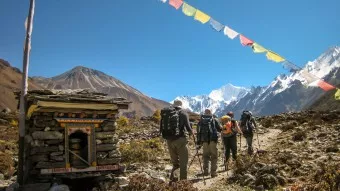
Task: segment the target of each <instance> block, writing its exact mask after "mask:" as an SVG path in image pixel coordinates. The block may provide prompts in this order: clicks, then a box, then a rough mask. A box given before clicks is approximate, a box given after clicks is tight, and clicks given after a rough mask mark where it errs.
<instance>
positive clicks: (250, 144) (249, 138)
mask: <svg viewBox="0 0 340 191" xmlns="http://www.w3.org/2000/svg"><path fill="white" fill-rule="evenodd" d="M246 140H247V145H248V154H249V155H252V154H253V134H248V135H247V137H246Z"/></svg>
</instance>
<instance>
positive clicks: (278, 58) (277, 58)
mask: <svg viewBox="0 0 340 191" xmlns="http://www.w3.org/2000/svg"><path fill="white" fill-rule="evenodd" d="M266 56H267V58H268V60H272V61H274V62H283V61H285V59H284V58H282V57H281V56H280V55H278V54H277V53H275V52H273V51H270V50H268V52H267V54H266Z"/></svg>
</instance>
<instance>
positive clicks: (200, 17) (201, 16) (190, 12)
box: [25, 0, 340, 100]
mask: <svg viewBox="0 0 340 191" xmlns="http://www.w3.org/2000/svg"><path fill="white" fill-rule="evenodd" d="M159 1H161V2H163V3H166V2H167V0H159ZM169 4H170V5H171V6H173V7H174V8H175V9H177V10H178V9H179V8H180V7H181V6H182V5H183V6H182V12H183V13H184V14H185V15H187V16H190V17H191V16H194V19H195V20H197V21H199V22H201V23H202V24H205V23H207V22H208V21H210V22H209V23H210V26H211V27H212V28H213V29H215V30H216V31H218V32H220V31H222V29H223V33H224V35H226V36H228V37H229V38H230V39H235V38H236V37H237V36H240V42H241V44H242V45H243V46H251V48H252V50H253V52H254V53H264V52H266V57H267V59H268V60H271V61H274V62H282V65H283V67H285V68H287V69H289V70H290V72H297V71H300V70H301V68H300V67H298V66H296V65H294V64H293V63H291V62H289V61H287V60H286V59H285V58H283V57H282V56H280V55H279V54H277V53H275V52H273V51H271V50H268V49H266V48H264V47H263V46H261V45H259V44H257V43H256V42H254V41H253V40H251V39H249V38H247V37H245V36H243V35H242V34H239V33H238V32H236V31H235V30H233V29H231V28H229V27H228V26H224V25H223V24H221V23H220V22H218V21H216V20H214V19H213V18H211V17H210V16H209V15H207V14H206V13H204V12H202V11H200V10H199V9H196V8H195V7H192V6H191V5H189V4H187V3H186V2H184V1H183V0H169ZM26 22H27V21H26ZM26 22H25V28H26V30H32V29H27V26H26V25H27V24H26ZM300 75H301V76H302V77H303V78H304V79H305V80H306V82H307V83H308V84H309V85H317V86H319V87H320V88H322V89H323V90H324V91H329V90H332V89H335V88H336V87H335V86H333V85H331V84H329V83H327V82H325V81H324V80H322V79H320V78H319V77H317V76H315V75H313V74H311V73H309V70H308V68H305V69H303V70H302V71H301V73H300ZM334 98H335V99H336V100H340V89H338V88H337V91H336V93H335V95H334Z"/></svg>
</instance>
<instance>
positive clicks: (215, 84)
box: [0, 0, 340, 101]
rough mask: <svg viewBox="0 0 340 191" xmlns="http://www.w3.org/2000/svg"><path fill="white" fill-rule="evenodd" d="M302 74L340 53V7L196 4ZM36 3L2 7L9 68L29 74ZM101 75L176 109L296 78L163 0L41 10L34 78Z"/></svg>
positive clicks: (0, 51)
mask: <svg viewBox="0 0 340 191" xmlns="http://www.w3.org/2000/svg"><path fill="white" fill-rule="evenodd" d="M186 2H188V3H189V4H190V5H192V6H194V7H196V8H198V9H200V10H202V11H204V12H206V13H208V14H209V15H210V16H212V17H213V18H214V19H215V20H217V21H219V22H221V23H222V24H225V25H228V26H230V27H231V28H233V29H235V30H236V31H238V32H240V33H242V34H244V35H245V36H247V37H249V38H251V39H253V40H254V41H256V42H258V43H259V44H261V45H263V46H264V47H266V48H269V49H271V50H273V51H275V52H277V53H279V54H281V55H282V56H284V57H285V58H287V59H288V60H290V61H292V62H294V63H295V64H297V65H299V66H303V65H304V64H305V63H306V62H307V61H310V60H313V59H315V58H317V57H318V56H319V55H320V54H321V53H322V52H324V51H325V50H327V49H328V48H329V47H330V46H334V45H339V44H340V19H339V18H340V11H339V8H340V1H339V0H324V1H321V0H298V1H297V0H285V1H275V2H273V1H270V0H261V1H254V0H228V1H226V0H187V1H186ZM28 4H29V0H1V1H0V26H1V29H0V58H4V59H6V60H8V61H9V62H10V63H11V64H12V65H14V66H15V67H18V68H22V55H23V42H24V36H25V29H24V21H25V18H26V16H27V13H28ZM78 65H83V66H86V67H90V68H94V69H97V70H101V71H103V72H105V73H107V74H109V75H112V76H114V77H116V78H118V79H120V80H122V81H124V82H126V83H127V84H129V85H131V86H133V87H135V88H137V89H139V90H140V91H142V92H144V93H145V94H147V95H149V96H152V97H156V98H159V99H163V100H167V101H170V100H172V99H173V98H174V97H176V96H178V95H197V94H207V93H209V92H210V91H211V90H212V89H216V88H219V87H221V86H222V85H224V84H226V83H232V84H234V85H237V86H245V87H250V86H251V85H267V84H268V83H270V82H271V81H272V80H273V78H275V76H277V75H279V74H280V73H284V72H286V70H285V69H283V67H282V65H281V64H278V63H274V62H271V61H269V60H267V59H266V57H265V55H264V54H254V53H252V51H251V49H250V48H249V47H242V46H241V44H240V42H239V39H238V38H237V39H234V40H230V39H229V38H227V37H226V36H224V35H223V33H222V32H221V33H218V32H216V31H214V30H213V29H212V28H211V27H210V26H209V24H208V23H207V24H204V25H203V24H201V23H199V22H197V21H195V20H194V19H193V18H192V17H187V16H185V15H184V14H183V13H182V12H181V10H176V9H174V8H173V7H171V6H170V5H168V4H167V3H166V4H163V3H161V2H160V1H158V0H100V1H94V0H72V1H70V0H48V1H46V0H36V10H35V18H34V28H33V36H32V51H31V62H30V69H29V75H30V76H45V77H51V76H55V75H57V74H60V73H62V72H65V71H66V70H69V69H71V68H73V67H75V66H78Z"/></svg>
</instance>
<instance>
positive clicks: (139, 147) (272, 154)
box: [0, 111, 340, 191]
mask: <svg viewBox="0 0 340 191" xmlns="http://www.w3.org/2000/svg"><path fill="white" fill-rule="evenodd" d="M257 121H258V122H259V124H260V128H259V130H258V132H259V141H260V142H259V143H260V147H259V145H258V141H257V138H256V136H255V137H254V147H255V148H259V150H260V152H259V153H257V154H256V155H253V156H251V157H250V156H248V155H247V154H246V145H245V140H244V139H242V140H241V142H242V146H241V151H240V152H239V159H238V161H237V162H236V163H233V164H231V165H230V167H229V170H228V171H225V169H224V166H223V165H222V164H223V157H222V156H223V154H222V152H223V146H222V145H221V144H220V145H219V151H220V157H219V169H218V172H219V173H218V176H217V177H215V178H210V177H206V178H207V179H206V184H204V182H203V179H202V177H201V176H197V175H198V174H200V172H201V169H200V165H199V161H198V158H195V159H194V162H193V164H192V166H190V168H189V181H179V182H176V183H174V184H172V185H169V184H168V182H169V172H170V170H171V168H172V166H171V164H170V158H169V156H168V152H167V148H166V143H165V141H164V140H163V139H161V138H160V137H159V135H158V125H157V123H155V122H153V120H152V119H151V118H150V119H147V120H130V121H129V122H128V123H127V124H124V125H123V126H121V128H120V130H119V131H120V132H118V134H119V135H120V144H121V152H122V162H123V163H124V164H125V165H126V172H125V173H124V174H123V175H122V176H120V177H116V178H114V177H113V176H111V175H109V176H107V177H106V179H105V180H103V181H101V182H100V183H99V184H98V185H96V186H94V188H92V190H100V189H102V190H105V189H106V190H145V191H146V190H150V191H151V190H210V191H217V190H294V191H298V190H340V186H339V185H340V171H339V169H340V152H339V149H340V148H339V145H340V144H339V143H340V136H339V135H340V112H337V111H328V112H314V111H306V112H297V113H284V114H280V115H274V116H268V117H261V118H258V119H257ZM1 128H4V126H1ZM5 129H6V132H8V133H9V134H10V135H11V136H12V138H7V137H11V136H1V135H0V139H2V140H4V141H3V142H1V143H2V144H1V146H2V147H3V145H4V144H3V143H4V142H8V143H9V142H11V143H12V144H10V145H12V146H14V147H13V148H12V147H11V146H9V145H7V144H6V149H1V151H0V153H6V152H7V153H8V152H9V151H11V152H12V155H10V157H11V159H14V160H16V158H15V152H14V151H16V150H15V149H16V146H15V141H13V140H15V138H16V137H17V134H15V133H14V132H15V131H14V130H12V131H8V129H13V128H11V127H10V126H8V124H7V125H6V128H5ZM1 130H2V131H3V129H1ZM13 133H14V134H13ZM9 139H13V140H11V141H8V140H9ZM238 141H239V139H238ZM189 148H190V158H189V161H191V160H192V158H193V156H194V154H195V153H196V150H195V147H194V143H193V141H192V140H190V142H189ZM6 150H7V151H6ZM261 151H262V152H261ZM199 156H201V155H199ZM0 160H1V159H0ZM201 160H202V159H201ZM12 161H13V160H12ZM0 162H1V161H0ZM0 164H1V163H0ZM11 164H13V165H12V166H11V165H7V166H6V167H7V168H6V169H12V171H11V170H7V171H4V170H3V169H5V168H4V167H3V166H4V165H2V166H1V167H2V168H0V173H2V174H3V175H4V176H3V177H4V178H2V179H5V180H1V174H0V184H3V185H4V184H5V183H4V182H6V181H7V182H10V180H11V178H12V180H13V179H14V178H13V174H14V172H13V166H15V165H16V163H15V162H12V163H11ZM10 166H11V167H10ZM1 170H2V171H1ZM176 173H177V175H178V172H177V171H176ZM14 177H15V176H14ZM6 184H7V183H6ZM0 187H1V186H0ZM0 190H1V189H0Z"/></svg>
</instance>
